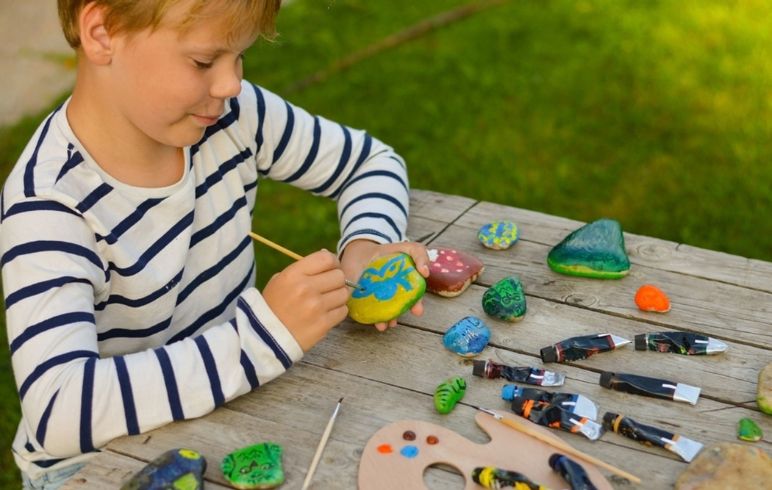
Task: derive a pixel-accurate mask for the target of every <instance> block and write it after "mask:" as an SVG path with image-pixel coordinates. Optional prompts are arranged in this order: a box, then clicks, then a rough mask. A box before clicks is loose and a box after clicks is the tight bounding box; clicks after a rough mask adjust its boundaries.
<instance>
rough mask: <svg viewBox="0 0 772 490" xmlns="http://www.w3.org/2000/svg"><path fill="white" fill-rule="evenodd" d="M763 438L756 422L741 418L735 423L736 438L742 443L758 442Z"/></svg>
mask: <svg viewBox="0 0 772 490" xmlns="http://www.w3.org/2000/svg"><path fill="white" fill-rule="evenodd" d="M762 437H764V433H762V432H761V427H759V426H758V424H757V423H756V422H754V421H753V420H751V419H749V418H748V417H743V418H741V419H740V420H739V421H738V422H737V438H738V439H741V440H743V441H749V442H756V441H760V440H761V438H762Z"/></svg>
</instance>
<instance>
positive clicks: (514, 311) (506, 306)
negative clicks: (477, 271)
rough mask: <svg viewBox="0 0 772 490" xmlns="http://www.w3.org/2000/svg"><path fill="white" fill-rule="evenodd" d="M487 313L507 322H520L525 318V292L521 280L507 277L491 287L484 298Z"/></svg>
mask: <svg viewBox="0 0 772 490" xmlns="http://www.w3.org/2000/svg"><path fill="white" fill-rule="evenodd" d="M482 307H483V310H485V313H487V314H489V315H490V316H492V317H494V318H498V319H500V320H504V321H506V322H519V321H520V320H522V319H523V317H524V316H525V310H526V306H525V292H524V291H523V285H522V284H521V283H520V279H518V278H517V277H505V278H504V279H502V280H501V281H499V282H497V283H496V284H494V285H493V286H491V287H490V288H489V289H488V290H487V291H485V293H484V294H483V297H482Z"/></svg>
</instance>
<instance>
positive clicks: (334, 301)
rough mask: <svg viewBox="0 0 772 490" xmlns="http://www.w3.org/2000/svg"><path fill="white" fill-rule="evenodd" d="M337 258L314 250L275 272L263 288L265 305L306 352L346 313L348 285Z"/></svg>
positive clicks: (342, 318)
mask: <svg viewBox="0 0 772 490" xmlns="http://www.w3.org/2000/svg"><path fill="white" fill-rule="evenodd" d="M344 280H345V276H344V274H343V270H342V269H341V266H340V262H339V261H338V258H337V257H336V256H335V255H334V254H332V253H330V252H328V251H327V250H320V251H318V252H314V253H312V254H311V255H308V256H307V257H304V258H302V259H300V260H298V261H297V262H295V263H293V264H291V265H289V266H288V267H287V268H286V269H284V270H283V271H281V272H279V273H278V274H274V276H273V277H271V279H270V280H269V281H268V284H266V285H265V288H264V289H263V297H264V298H265V301H266V303H268V306H270V307H271V310H272V311H273V312H274V314H276V316H277V317H279V320H281V321H282V323H284V325H285V326H286V327H287V329H288V330H289V331H290V333H291V334H292V336H293V337H295V340H296V341H297V342H298V344H299V345H300V347H301V349H303V352H307V351H308V350H309V349H310V348H311V347H313V346H314V345H315V344H316V343H317V342H319V341H320V340H321V339H322V337H324V336H325V335H326V334H327V332H328V331H329V330H330V329H331V328H332V327H334V326H336V325H338V324H339V323H340V322H342V321H343V320H344V319H345V318H346V315H348V307H347V306H346V302H347V301H348V298H349V288H348V287H347V286H346V284H345V282H344Z"/></svg>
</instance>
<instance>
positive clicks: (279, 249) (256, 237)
mask: <svg viewBox="0 0 772 490" xmlns="http://www.w3.org/2000/svg"><path fill="white" fill-rule="evenodd" d="M248 233H249V236H251V237H252V239H254V240H256V241H258V242H260V243H262V244H263V245H268V246H269V247H271V248H272V249H274V250H276V251H277V252H281V253H283V254H284V255H286V256H287V257H290V258H293V259H295V260H300V259H302V258H303V256H302V255H300V254H296V253H295V252H293V251H292V250H290V249H288V248H284V247H282V246H281V245H279V244H278V243H275V242H272V241H271V240H269V239H267V238H265V237H264V236H260V235H258V234H257V233H255V232H253V231H250V232H248ZM345 281H346V286H348V287H350V288H354V289H356V290H358V291H364V289H365V288H363V287H362V286H360V285H359V284H357V283H355V282H354V281H349V280H348V279H345Z"/></svg>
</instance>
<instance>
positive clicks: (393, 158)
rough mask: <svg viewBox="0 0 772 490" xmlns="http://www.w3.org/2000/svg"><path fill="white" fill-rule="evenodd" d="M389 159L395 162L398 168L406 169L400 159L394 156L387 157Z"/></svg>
mask: <svg viewBox="0 0 772 490" xmlns="http://www.w3.org/2000/svg"><path fill="white" fill-rule="evenodd" d="M389 158H391V159H392V160H394V161H395V162H397V163H398V164H399V166H400V167H402V168H407V167H406V166H405V162H403V161H402V159H401V158H398V157H397V156H396V155H389Z"/></svg>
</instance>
